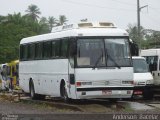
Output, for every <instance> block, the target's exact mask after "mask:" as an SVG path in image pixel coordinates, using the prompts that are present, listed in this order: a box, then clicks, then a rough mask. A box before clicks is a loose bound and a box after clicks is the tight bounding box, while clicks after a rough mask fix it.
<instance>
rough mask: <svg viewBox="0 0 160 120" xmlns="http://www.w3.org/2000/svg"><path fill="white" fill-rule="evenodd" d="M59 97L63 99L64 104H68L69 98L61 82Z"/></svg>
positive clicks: (63, 83)
mask: <svg viewBox="0 0 160 120" xmlns="http://www.w3.org/2000/svg"><path fill="white" fill-rule="evenodd" d="M60 89H61V90H60V91H61V97H62V98H63V100H64V102H67V103H69V102H70V98H68V94H67V90H66V87H65V82H64V81H62V82H61V88H60Z"/></svg>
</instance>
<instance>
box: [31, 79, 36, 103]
mask: <svg viewBox="0 0 160 120" xmlns="http://www.w3.org/2000/svg"><path fill="white" fill-rule="evenodd" d="M30 97H31V98H32V99H33V100H35V99H37V96H36V94H35V90H34V85H33V82H31V83H30Z"/></svg>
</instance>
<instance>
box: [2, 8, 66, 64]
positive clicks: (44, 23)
mask: <svg viewBox="0 0 160 120" xmlns="http://www.w3.org/2000/svg"><path fill="white" fill-rule="evenodd" d="M25 12H26V14H25V15H22V14H21V13H20V12H19V13H14V14H8V15H7V16H1V15H0V63H6V62H10V61H11V60H16V59H18V58H19V42H20V40H21V39H22V38H24V37H29V36H34V35H40V34H45V33H49V32H50V31H51V29H52V27H54V26H58V25H62V24H64V23H65V22H66V21H67V18H66V16H65V15H59V18H58V19H57V18H55V17H53V16H49V17H48V18H46V17H40V15H41V12H40V9H39V8H38V6H36V5H30V6H28V8H27V9H26V11H25Z"/></svg>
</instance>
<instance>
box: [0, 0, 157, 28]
mask: <svg viewBox="0 0 160 120" xmlns="http://www.w3.org/2000/svg"><path fill="white" fill-rule="evenodd" d="M31 4H34V5H37V6H38V8H39V9H40V11H41V15H40V17H42V16H44V17H47V18H48V17H49V16H53V17H55V18H57V19H58V17H59V15H65V16H66V17H67V19H68V24H69V23H77V22H79V21H80V20H82V19H86V18H87V19H88V21H109V22H113V23H115V24H116V26H117V27H119V28H123V29H127V28H128V25H129V24H132V25H137V0H79V1H78V0H0V15H4V16H6V15H8V14H13V13H18V12H21V14H22V15H24V14H26V12H25V10H26V9H27V8H28V6H29V5H31ZM145 5H148V7H145V8H143V9H141V12H140V13H141V14H140V15H141V26H143V27H144V28H145V29H153V30H157V31H160V0H140V7H143V6H145Z"/></svg>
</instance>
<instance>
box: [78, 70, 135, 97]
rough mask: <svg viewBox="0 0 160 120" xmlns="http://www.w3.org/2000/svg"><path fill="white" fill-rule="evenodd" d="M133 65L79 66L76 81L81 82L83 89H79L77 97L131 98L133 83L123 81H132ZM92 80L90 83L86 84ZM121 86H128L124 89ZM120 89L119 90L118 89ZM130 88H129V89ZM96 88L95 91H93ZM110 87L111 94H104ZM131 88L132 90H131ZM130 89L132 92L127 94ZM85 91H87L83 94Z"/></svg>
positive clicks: (80, 87)
mask: <svg viewBox="0 0 160 120" xmlns="http://www.w3.org/2000/svg"><path fill="white" fill-rule="evenodd" d="M132 71H133V68H132V67H121V68H120V69H118V68H96V69H93V68H79V69H76V70H75V79H76V82H81V84H82V85H81V86H79V87H77V90H78V89H81V90H82V91H81V90H80V91H77V98H78V99H79V98H81V99H82V98H130V97H131V95H132V87H133V86H131V85H127V84H123V83H122V81H132V79H133V78H132ZM85 82H86V83H88V82H91V84H90V85H88V84H85ZM121 86H123V87H126V89H125V88H124V89H123V90H121V89H119V88H120V87H121ZM117 88H118V89H119V90H118V89H117ZM128 88H129V89H128ZM92 89H94V91H92ZM108 89H109V91H110V92H111V94H109V95H103V94H102V92H103V91H106V92H107V90H108ZM130 90H131V91H130ZM127 91H130V94H127ZM83 92H86V94H85V95H83Z"/></svg>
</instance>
